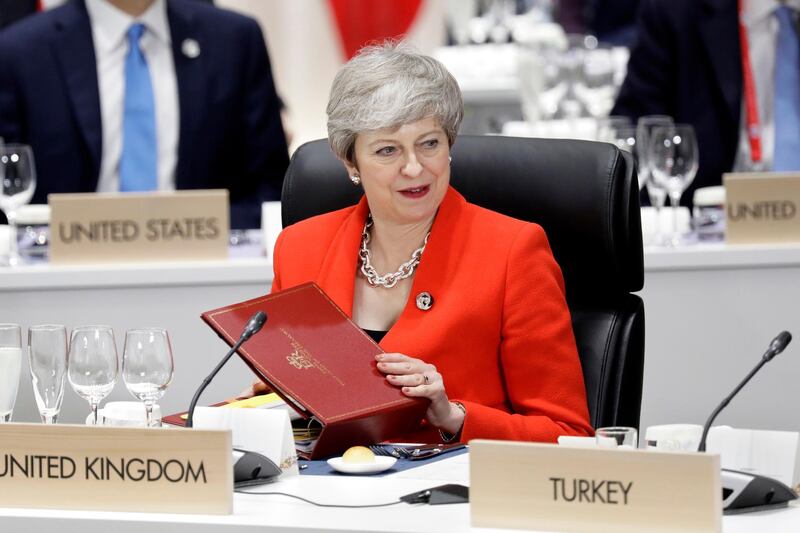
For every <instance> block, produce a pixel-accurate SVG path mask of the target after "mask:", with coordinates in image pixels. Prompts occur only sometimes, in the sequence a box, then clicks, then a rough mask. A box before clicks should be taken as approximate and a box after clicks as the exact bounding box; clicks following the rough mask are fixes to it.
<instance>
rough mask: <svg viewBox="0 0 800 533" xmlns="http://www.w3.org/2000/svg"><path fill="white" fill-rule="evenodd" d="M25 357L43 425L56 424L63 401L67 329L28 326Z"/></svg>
mask: <svg viewBox="0 0 800 533" xmlns="http://www.w3.org/2000/svg"><path fill="white" fill-rule="evenodd" d="M28 355H29V362H30V366H31V380H32V381H33V392H34V395H35V396H36V405H37V406H38V407H39V415H40V416H41V417H42V422H43V423H44V424H55V423H56V418H58V413H59V411H60V410H61V402H62V401H63V399H64V377H65V376H66V374H67V328H65V327H64V326H59V325H43V326H31V327H30V328H29V329H28Z"/></svg>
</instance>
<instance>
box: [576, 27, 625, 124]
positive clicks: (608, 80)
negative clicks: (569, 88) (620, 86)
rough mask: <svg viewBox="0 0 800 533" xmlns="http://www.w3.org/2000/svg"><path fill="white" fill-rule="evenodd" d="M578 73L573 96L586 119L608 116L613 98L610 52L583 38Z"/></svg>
mask: <svg viewBox="0 0 800 533" xmlns="http://www.w3.org/2000/svg"><path fill="white" fill-rule="evenodd" d="M580 69H581V70H580V75H579V76H578V77H577V78H576V85H575V95H576V96H577V97H578V99H579V100H580V101H581V103H582V104H583V106H584V108H585V109H586V111H587V112H588V113H589V115H590V116H592V117H594V118H596V119H597V118H601V117H605V116H608V114H609V113H610V112H611V109H612V108H613V107H614V100H615V99H616V96H617V86H616V84H615V83H614V76H615V73H616V67H615V64H614V57H613V49H612V48H611V47H610V46H608V45H606V44H603V43H599V42H597V39H596V38H595V37H593V36H591V35H590V36H587V37H586V38H585V39H584V51H583V56H582V61H581V63H580Z"/></svg>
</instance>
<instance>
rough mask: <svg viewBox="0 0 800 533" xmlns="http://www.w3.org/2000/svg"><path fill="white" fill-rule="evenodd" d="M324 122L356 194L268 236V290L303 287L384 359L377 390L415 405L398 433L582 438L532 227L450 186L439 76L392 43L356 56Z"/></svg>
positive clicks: (437, 68) (567, 330)
mask: <svg viewBox="0 0 800 533" xmlns="http://www.w3.org/2000/svg"><path fill="white" fill-rule="evenodd" d="M327 112H328V139H329V142H330V145H331V148H332V149H333V152H334V153H335V154H336V155H337V157H339V159H341V160H342V163H343V164H344V166H345V167H346V168H347V171H348V173H349V175H350V180H351V181H352V183H353V185H354V186H356V187H361V188H363V191H364V196H363V197H362V199H361V201H360V202H359V203H358V204H357V205H356V206H353V207H349V208H346V209H341V210H339V211H334V212H332V213H328V214H325V215H321V216H318V217H314V218H310V219H307V220H304V221H302V222H298V223H297V224H294V225H292V226H289V227H287V228H286V229H285V230H284V231H283V232H282V233H281V234H280V236H279V238H278V241H277V243H276V245H275V252H274V261H273V264H274V269H275V277H274V282H273V286H272V289H273V291H278V290H281V289H284V288H288V287H292V286H295V285H299V284H301V283H305V282H308V281H314V282H316V283H317V284H318V285H319V286H320V287H321V288H322V289H323V290H324V291H325V292H326V293H327V294H328V295H329V296H330V297H331V299H333V301H335V302H336V303H337V304H338V305H339V307H341V308H342V309H343V310H344V311H345V312H346V313H348V314H350V316H351V317H352V319H353V321H354V322H355V323H356V324H358V325H359V326H360V327H361V328H362V329H363V330H364V331H365V332H366V333H367V334H368V335H370V336H371V337H372V338H373V339H374V340H375V342H377V343H379V344H380V346H381V347H382V348H383V349H384V350H385V352H386V353H382V354H380V355H378V356H376V364H377V369H378V370H379V371H380V372H382V373H383V374H385V376H386V380H387V382H388V383H389V384H391V385H392V386H396V387H398V388H400V390H401V391H402V393H403V394H405V395H406V396H410V397H417V398H424V399H426V400H428V401H429V406H428V409H427V412H426V418H425V420H424V421H423V422H422V423H421V425H420V427H419V430H418V431H417V432H415V433H414V434H412V435H399V436H398V437H399V438H402V439H404V440H408V441H409V442H437V441H440V440H443V441H452V440H456V439H458V440H461V441H464V442H466V441H468V440H469V439H472V438H493V439H505V440H534V441H548V442H554V441H556V439H557V438H558V436H560V435H591V433H592V428H591V426H590V424H589V413H588V407H587V403H586V393H585V389H584V385H583V375H582V372H581V367H580V361H579V359H578V354H577V348H576V346H575V340H574V336H573V333H572V325H571V321H570V315H569V311H568V309H567V305H566V301H565V296H564V284H563V279H562V276H561V271H560V269H559V267H558V265H557V264H556V262H555V260H554V259H553V256H552V253H551V252H550V248H549V245H548V243H547V238H546V236H545V234H544V231H543V230H542V229H541V227H539V226H538V225H536V224H531V223H528V222H523V221H520V220H516V219H513V218H510V217H506V216H504V215H501V214H499V213H495V212H493V211H489V210H487V209H483V208H481V207H478V206H476V205H473V204H470V203H468V202H467V201H466V200H465V199H464V198H463V197H462V196H461V195H460V194H459V193H458V192H456V190H455V189H453V188H452V187H451V186H450V148H451V147H452V145H453V144H454V143H455V142H456V134H457V133H458V128H459V124H460V123H461V118H462V116H463V103H462V99H461V91H460V90H459V88H458V84H457V83H456V81H455V79H454V78H453V76H452V75H451V74H450V73H449V72H447V70H446V69H445V68H444V66H443V65H442V64H441V63H439V62H438V61H436V60H435V59H433V58H431V57H428V56H425V55H421V54H418V53H416V52H414V51H413V50H411V49H410V48H408V47H406V46H404V45H399V44H396V43H386V44H383V45H379V46H371V47H367V48H364V49H363V50H361V51H360V52H359V54H358V55H357V56H356V57H354V58H353V59H351V60H350V61H349V62H348V63H347V64H346V65H344V66H343V67H342V69H341V70H340V71H339V73H338V74H337V75H336V78H335V80H334V82H333V87H332V89H331V95H330V101H329V103H328V108H327ZM320 194H325V193H324V191H320ZM364 371H365V372H371V371H372V369H371V368H369V367H365V368H364ZM445 384H446V387H445Z"/></svg>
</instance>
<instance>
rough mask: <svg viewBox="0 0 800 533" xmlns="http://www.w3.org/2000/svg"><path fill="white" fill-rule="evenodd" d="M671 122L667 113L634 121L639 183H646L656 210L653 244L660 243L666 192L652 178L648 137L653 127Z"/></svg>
mask: <svg viewBox="0 0 800 533" xmlns="http://www.w3.org/2000/svg"><path fill="white" fill-rule="evenodd" d="M672 124H673V120H672V117H670V116H668V115H645V116H643V117H639V120H638V121H637V122H636V144H637V145H638V146H639V159H638V161H637V162H638V164H639V166H638V170H637V172H638V176H639V183H644V184H646V185H647V195H648V196H649V197H650V205H652V206H653V207H654V208H655V210H656V216H655V219H656V224H655V238H654V240H655V244H662V235H661V223H660V220H661V208H662V207H664V203H665V201H666V199H667V192H666V191H665V190H664V189H663V188H662V187H661V185H659V184H658V183H656V182H655V180H653V179H652V172H651V167H652V165H651V164H650V154H649V153H648V147H649V146H650V137H651V135H652V133H653V128H657V127H660V126H670V125H672Z"/></svg>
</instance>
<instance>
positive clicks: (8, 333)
mask: <svg viewBox="0 0 800 533" xmlns="http://www.w3.org/2000/svg"><path fill="white" fill-rule="evenodd" d="M21 365H22V328H20V327H19V325H18V324H0V422H10V421H11V413H13V412H14V403H15V402H16V400H17V389H18V387H19V372H20V366H21Z"/></svg>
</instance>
